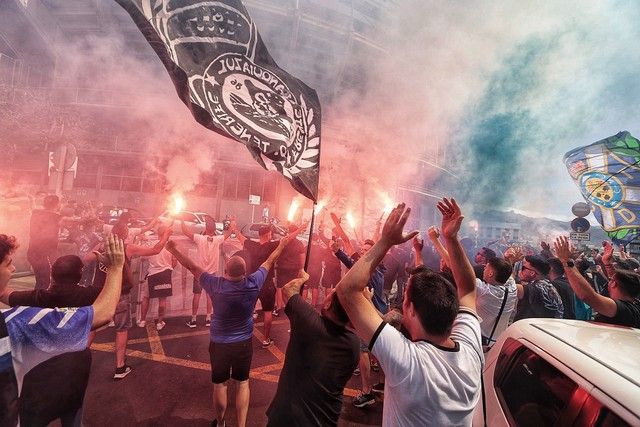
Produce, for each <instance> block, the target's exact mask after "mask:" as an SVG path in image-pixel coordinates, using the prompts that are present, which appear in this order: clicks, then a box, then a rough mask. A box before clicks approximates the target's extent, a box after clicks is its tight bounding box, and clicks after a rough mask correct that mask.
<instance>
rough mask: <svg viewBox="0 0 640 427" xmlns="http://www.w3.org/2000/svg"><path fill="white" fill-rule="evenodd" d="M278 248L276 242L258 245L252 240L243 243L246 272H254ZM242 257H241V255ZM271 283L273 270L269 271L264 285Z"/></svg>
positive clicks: (258, 243)
mask: <svg viewBox="0 0 640 427" xmlns="http://www.w3.org/2000/svg"><path fill="white" fill-rule="evenodd" d="M277 247H278V242H267V243H264V244H260V242H254V241H253V240H249V239H247V240H245V241H244V251H242V253H244V255H245V256H243V258H244V261H245V262H246V263H247V272H251V273H253V272H255V271H257V270H258V268H260V266H261V265H262V264H263V263H264V262H265V261H266V260H267V258H269V255H271V253H272V252H273V251H274V250H275V249H276V248H277ZM241 256H242V255H241ZM270 282H273V268H270V269H269V274H267V278H266V280H265V283H270Z"/></svg>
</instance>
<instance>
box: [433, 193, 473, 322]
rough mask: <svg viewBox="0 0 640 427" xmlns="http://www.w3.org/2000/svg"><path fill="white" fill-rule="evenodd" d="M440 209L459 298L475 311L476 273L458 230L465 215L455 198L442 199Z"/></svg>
mask: <svg viewBox="0 0 640 427" xmlns="http://www.w3.org/2000/svg"><path fill="white" fill-rule="evenodd" d="M438 210H439V211H440V213H441V214H442V226H441V228H442V235H443V237H444V242H445V245H446V246H447V251H448V252H449V261H450V263H449V268H451V272H452V273H453V280H454V281H455V284H456V288H457V290H458V300H459V301H460V305H461V306H465V307H469V308H470V309H472V310H473V311H475V310H476V275H475V273H474V272H473V267H472V266H471V262H469V259H468V258H467V255H466V254H465V252H464V249H463V248H462V245H461V244H460V240H459V239H458V231H460V225H462V220H463V219H464V216H462V212H461V211H460V207H459V206H458V204H457V203H456V201H455V199H446V198H444V199H442V200H441V201H440V202H438Z"/></svg>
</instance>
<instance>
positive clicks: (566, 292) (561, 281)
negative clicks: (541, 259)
mask: <svg viewBox="0 0 640 427" xmlns="http://www.w3.org/2000/svg"><path fill="white" fill-rule="evenodd" d="M551 284H552V285H553V287H554V288H556V290H557V291H558V293H559V294H560V298H561V299H562V307H563V308H564V311H563V314H562V318H563V319H575V318H576V309H575V298H576V294H575V293H574V292H573V289H571V285H569V282H567V279H565V278H564V277H559V278H557V279H555V280H552V281H551Z"/></svg>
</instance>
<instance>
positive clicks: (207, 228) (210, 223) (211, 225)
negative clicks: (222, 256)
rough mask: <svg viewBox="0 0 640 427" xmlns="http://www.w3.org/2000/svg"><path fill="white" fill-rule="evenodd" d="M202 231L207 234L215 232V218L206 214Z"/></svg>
mask: <svg viewBox="0 0 640 427" xmlns="http://www.w3.org/2000/svg"><path fill="white" fill-rule="evenodd" d="M204 232H205V233H206V234H209V235H213V234H216V220H215V219H213V217H210V216H208V215H207V216H206V217H205V218H204Z"/></svg>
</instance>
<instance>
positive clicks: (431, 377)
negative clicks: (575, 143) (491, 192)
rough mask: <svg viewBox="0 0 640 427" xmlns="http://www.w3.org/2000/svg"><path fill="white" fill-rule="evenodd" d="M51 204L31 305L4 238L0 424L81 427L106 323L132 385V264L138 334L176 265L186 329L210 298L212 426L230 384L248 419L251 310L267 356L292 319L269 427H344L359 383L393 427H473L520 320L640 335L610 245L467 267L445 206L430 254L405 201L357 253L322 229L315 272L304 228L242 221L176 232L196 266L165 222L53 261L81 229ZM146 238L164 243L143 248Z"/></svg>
mask: <svg viewBox="0 0 640 427" xmlns="http://www.w3.org/2000/svg"><path fill="white" fill-rule="evenodd" d="M57 205H58V200H57V198H56V197H55V196H49V197H48V198H45V205H44V209H43V210H41V211H34V212H33V215H32V220H31V221H32V222H31V227H32V228H31V240H30V242H29V247H28V254H29V255H28V256H29V260H30V261H31V263H32V266H33V271H34V274H35V277H36V287H35V289H34V290H33V291H13V290H12V289H10V288H8V286H7V285H8V283H9V279H10V277H11V273H12V272H13V270H14V268H13V266H12V254H13V253H14V251H15V249H16V247H17V245H18V242H16V240H15V238H14V237H12V236H11V235H10V234H11V233H7V234H2V235H0V300H1V301H2V302H4V303H5V304H7V305H9V306H10V307H12V308H11V309H9V310H6V311H3V313H2V314H3V315H2V316H0V341H3V342H4V343H5V345H3V346H0V349H1V350H2V351H3V353H2V354H0V358H1V359H0V360H2V361H3V363H2V364H0V375H2V378H3V380H2V381H1V382H0V386H1V387H3V389H4V390H3V393H2V396H3V399H5V400H4V401H3V402H1V403H0V404H1V405H3V408H4V411H0V417H2V418H3V419H2V422H1V423H0V424H2V425H5V424H7V425H15V424H17V423H18V419H20V421H21V422H22V423H23V424H24V425H39V424H44V425H46V424H48V423H49V422H50V421H51V420H53V419H56V418H60V419H61V420H62V422H63V425H79V424H78V423H79V422H80V420H81V417H82V401H83V397H84V390H85V389H86V387H87V383H88V380H89V372H90V367H91V352H90V350H89V346H90V344H91V341H92V339H93V337H94V336H95V330H96V329H97V328H99V327H102V326H104V325H106V324H107V323H109V322H113V324H114V326H115V328H116V340H115V371H114V379H116V380H121V379H123V378H125V377H126V376H127V375H128V374H129V373H130V372H131V367H130V366H129V365H127V363H126V358H125V354H126V346H127V338H128V330H129V329H130V328H131V327H132V324H133V319H132V315H131V312H132V310H131V295H130V293H131V289H132V288H133V286H134V285H135V284H136V281H135V279H134V278H133V277H132V276H133V275H132V267H131V262H132V259H134V258H136V257H144V258H146V259H147V260H148V265H149V267H148V272H147V274H146V284H145V292H144V294H143V299H142V304H141V315H140V318H138V319H137V322H136V323H137V325H138V326H141V327H145V326H146V318H147V315H148V311H149V300H150V299H153V298H157V299H158V314H157V317H156V318H155V327H156V329H157V330H162V329H163V328H164V326H165V324H166V322H165V315H166V301H167V298H170V297H171V296H172V286H173V284H172V276H173V275H172V272H173V269H174V268H176V266H177V264H178V263H179V264H180V265H182V266H183V267H184V268H185V269H187V270H189V271H190V272H191V273H192V275H193V301H192V316H191V319H190V320H189V321H188V322H187V325H186V326H188V327H189V328H195V327H196V326H197V314H198V309H199V305H200V301H201V297H202V293H203V291H204V293H205V295H206V305H207V308H206V317H205V326H208V327H209V328H210V335H209V354H210V361H211V381H212V383H213V402H214V414H215V418H214V420H213V422H212V425H217V426H221V425H225V415H226V410H227V400H228V399H227V387H228V385H229V382H230V381H234V382H236V383H237V384H236V387H235V390H236V396H235V408H236V423H237V425H239V426H244V425H245V424H246V421H247V413H248V408H249V403H250V389H249V372H250V368H251V363H252V357H253V340H252V337H253V329H254V318H255V309H256V307H257V302H258V301H259V302H260V304H259V307H260V309H261V311H262V313H263V317H264V322H263V328H264V330H263V335H264V341H263V342H262V343H261V345H262V346H263V347H269V346H270V345H272V344H273V339H272V337H271V326H272V321H273V316H278V315H280V314H281V313H282V312H283V313H284V314H285V315H286V316H287V318H288V319H289V322H290V334H291V335H290V339H289V343H288V345H287V349H286V354H285V360H284V365H283V367H282V371H281V374H280V377H279V381H278V387H277V391H276V393H275V396H274V397H273V400H272V402H271V404H270V405H269V407H268V410H267V414H266V415H267V418H268V425H270V426H281V425H282V426H289V425H301V426H302V425H304V426H306V425H337V423H338V419H339V417H340V412H341V408H342V404H343V391H344V388H345V386H346V384H347V382H348V381H349V379H350V378H351V377H352V376H353V375H360V383H361V393H360V394H359V395H358V396H357V397H355V398H354V399H353V401H352V404H353V405H355V406H357V407H366V406H369V405H372V404H375V403H376V394H378V395H383V403H382V405H383V422H382V424H383V425H384V426H392V425H394V426H395V425H403V426H416V425H471V419H472V416H473V415H472V414H473V411H474V409H475V407H476V405H478V402H479V400H480V383H481V374H482V366H483V363H484V352H485V351H487V350H488V349H489V348H491V347H492V346H493V345H494V344H495V343H496V342H497V341H498V340H499V338H500V336H501V334H502V333H503V332H504V331H505V329H506V328H507V327H508V326H509V324H511V323H512V322H514V321H517V320H520V319H526V318H537V317H545V318H557V319H574V320H578V321H591V320H595V321H598V322H603V323H611V324H616V325H624V326H630V327H636V328H640V299H639V297H640V276H639V275H638V273H637V272H636V271H637V270H638V268H639V267H640V263H638V261H637V260H635V259H634V258H632V257H630V256H629V255H628V254H626V252H624V251H621V252H620V254H619V255H614V247H613V245H612V244H611V243H609V242H604V244H603V249H602V252H601V253H600V251H597V250H596V251H588V252H577V251H575V250H574V248H572V246H571V244H570V242H569V241H568V240H567V238H565V237H558V238H557V239H556V240H555V242H554V243H553V245H550V244H547V243H545V242H543V243H542V244H541V247H540V251H532V250H530V249H528V250H527V251H526V253H525V251H523V250H522V249H521V248H519V247H517V246H512V247H508V248H506V249H505V250H504V252H503V253H496V251H494V250H492V249H490V248H487V247H483V248H480V249H479V250H478V251H477V253H476V254H469V253H468V251H466V250H465V247H464V245H463V244H462V243H461V239H460V238H459V236H458V234H459V231H460V227H461V224H462V221H463V215H462V212H461V209H460V207H459V206H458V204H457V203H456V201H455V200H453V199H446V198H445V199H442V200H441V201H440V202H439V203H438V205H437V208H438V210H439V211H440V213H441V215H442V221H441V224H440V226H439V227H436V226H432V227H430V228H429V229H428V230H427V231H426V233H425V236H424V240H423V239H421V238H420V235H419V233H418V232H417V231H414V232H410V233H405V231H404V228H405V225H406V223H407V220H408V218H409V216H410V212H411V210H410V209H409V208H407V207H406V206H405V205H404V204H400V205H398V206H397V207H396V208H395V209H393V210H392V211H391V213H390V214H389V216H388V218H387V219H386V221H385V222H384V224H380V227H379V229H378V230H376V231H375V232H374V233H373V235H372V237H373V238H372V239H367V240H364V241H362V242H350V241H344V240H343V239H340V238H339V237H338V236H341V235H344V233H343V232H341V230H339V229H334V230H331V233H330V234H331V235H330V236H327V235H326V230H325V229H324V227H319V228H318V230H317V231H315V232H313V230H312V235H311V238H310V245H311V247H310V248H309V251H310V258H309V261H310V262H309V264H308V267H307V269H306V271H305V269H304V265H305V257H306V252H307V250H306V248H305V244H304V243H303V242H302V241H301V239H299V238H298V236H299V234H300V233H301V232H302V231H304V230H305V229H306V228H307V225H306V224H302V225H300V226H295V225H291V226H290V227H289V228H288V230H287V231H288V232H287V234H286V235H285V236H283V237H282V238H280V239H279V240H274V236H273V228H272V227H271V226H268V225H265V226H263V227H261V228H260V229H259V231H258V240H252V239H250V238H248V237H246V236H244V235H243V234H242V233H241V232H240V229H239V227H238V225H237V224H236V221H235V220H233V219H232V220H231V221H230V222H229V226H228V227H227V228H226V229H225V230H224V232H223V233H222V234H219V233H218V232H217V231H216V228H215V223H213V222H212V221H211V222H207V225H206V227H205V230H204V232H202V233H196V232H194V230H191V229H190V228H189V227H188V226H187V225H186V224H184V223H181V224H180V229H181V231H182V234H183V235H184V236H186V237H187V238H188V239H189V240H190V241H192V242H193V243H194V244H195V247H196V255H197V256H196V257H195V258H194V259H192V257H191V256H190V254H189V253H188V251H186V250H185V247H184V246H182V247H181V246H180V245H179V244H177V243H176V242H177V241H176V240H175V239H172V238H171V236H172V229H173V227H172V224H169V225H167V224H161V223H152V224H149V225H148V226H147V227H146V228H138V229H132V228H131V227H129V225H128V218H126V217H124V218H123V219H122V220H120V221H118V222H117V223H116V224H115V225H114V226H113V228H112V229H111V230H110V234H109V236H108V237H107V238H106V239H103V238H101V237H100V233H98V232H96V231H95V229H94V223H93V222H90V221H86V224H88V225H87V228H86V230H85V231H87V232H85V233H82V236H83V239H82V240H81V242H82V245H80V244H79V245H78V250H79V255H65V256H62V257H59V258H57V259H56V257H55V250H54V249H55V246H57V233H58V228H59V226H60V224H63V223H65V222H69V221H73V219H72V218H69V217H66V216H62V215H61V214H60V213H59V210H58V206H57ZM337 227H339V225H338V226H337ZM152 228H153V229H154V230H155V231H156V236H157V240H155V241H153V242H147V243H146V244H139V243H135V242H134V241H133V236H134V235H136V234H141V233H144V232H145V231H146V229H152ZM54 235H55V238H56V241H55V242H54V241H53V237H54ZM230 238H233V239H236V240H237V241H238V243H239V250H237V251H235V252H234V253H232V254H230V255H226V254H225V253H224V252H223V251H221V247H222V245H223V244H224V243H225V241H227V240H228V239H230ZM354 244H355V245H354ZM354 246H356V249H354ZM472 260H473V262H472ZM321 287H323V288H324V289H325V292H324V295H325V297H324V299H323V300H321V299H320V297H319V296H320V295H319V294H320V293H319V288H321ZM62 307H64V308H62ZM309 360H313V363H308V361H309ZM371 370H380V372H381V377H382V378H383V379H384V380H383V381H382V382H380V383H378V384H371V382H372V381H371ZM55 378H64V379H65V381H62V382H64V383H65V384H66V387H63V388H62V389H61V390H59V394H60V396H61V397H60V398H59V399H58V400H55V399H53V400H51V399H50V396H47V397H46V399H50V405H49V406H37V405H34V404H33V403H32V402H34V401H36V400H38V398H39V394H38V393H39V391H38V390H41V389H42V387H43V384H44V381H45V380H46V381H52V380H55ZM78 390H80V391H78ZM40 393H42V391H40ZM40 398H42V395H41V394H40ZM27 408H29V410H27ZM34 408H38V410H35V409H34Z"/></svg>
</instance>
